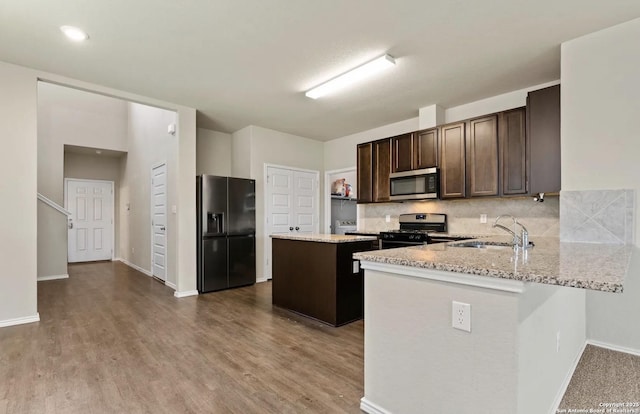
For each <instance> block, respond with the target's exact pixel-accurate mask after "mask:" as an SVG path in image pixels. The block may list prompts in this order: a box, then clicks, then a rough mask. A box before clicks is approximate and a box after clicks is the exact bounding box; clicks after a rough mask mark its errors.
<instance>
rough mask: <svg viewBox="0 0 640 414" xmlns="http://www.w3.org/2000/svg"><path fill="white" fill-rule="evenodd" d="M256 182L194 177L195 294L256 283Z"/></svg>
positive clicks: (229, 178)
mask: <svg viewBox="0 0 640 414" xmlns="http://www.w3.org/2000/svg"><path fill="white" fill-rule="evenodd" d="M255 190H256V183H255V181H254V180H247V179H244V178H234V177H220V176H215V175H199V176H198V177H196V197H197V199H196V206H197V210H198V218H197V225H198V292H200V293H206V292H213V291H216V290H222V289H228V288H233V287H238V286H246V285H251V284H254V283H255V282H256V192H255Z"/></svg>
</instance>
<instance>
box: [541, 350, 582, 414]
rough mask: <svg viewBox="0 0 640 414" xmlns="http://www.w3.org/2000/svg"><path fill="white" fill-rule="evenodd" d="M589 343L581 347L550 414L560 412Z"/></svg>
mask: <svg viewBox="0 0 640 414" xmlns="http://www.w3.org/2000/svg"><path fill="white" fill-rule="evenodd" d="M587 343H588V341H587V342H585V343H584V344H583V345H582V346H581V347H580V351H579V352H578V354H577V355H576V356H575V359H574V361H573V364H571V369H570V370H569V372H567V375H566V376H565V377H564V380H563V381H562V384H561V385H560V389H559V390H558V393H557V394H556V398H555V399H554V400H553V404H552V405H551V411H549V414H555V413H557V412H558V407H559V406H560V403H561V402H562V397H564V393H565V392H567V388H569V383H570V382H571V378H573V374H574V373H575V372H576V368H578V362H580V358H582V353H583V352H584V349H585V348H586V347H587Z"/></svg>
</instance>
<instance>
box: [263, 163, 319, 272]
mask: <svg viewBox="0 0 640 414" xmlns="http://www.w3.org/2000/svg"><path fill="white" fill-rule="evenodd" d="M269 168H279V169H282V170H290V171H298V172H305V173H313V174H315V175H316V198H317V200H318V202H317V203H316V211H315V213H314V214H315V216H316V217H317V221H316V223H315V224H314V226H313V231H314V232H315V233H319V232H320V204H321V201H320V171H319V170H309V169H305V168H297V167H290V166H287V165H278V164H268V163H264V167H263V175H262V184H263V188H262V190H263V197H262V198H263V207H264V217H263V218H262V224H263V225H264V240H263V241H262V256H263V257H262V278H260V279H257V280H256V282H265V281H267V280H271V277H267V269H268V266H267V258H266V251H267V243H268V239H269V234H267V230H268V227H269V225H268V223H267V218H268V217H269V213H270V212H271V209H270V208H269V198H268V197H267V195H268V194H269V182H268V181H267V171H268V170H269Z"/></svg>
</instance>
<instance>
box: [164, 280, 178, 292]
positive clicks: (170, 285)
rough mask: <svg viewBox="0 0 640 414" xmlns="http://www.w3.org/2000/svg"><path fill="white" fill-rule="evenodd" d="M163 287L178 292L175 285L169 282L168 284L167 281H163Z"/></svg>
mask: <svg viewBox="0 0 640 414" xmlns="http://www.w3.org/2000/svg"><path fill="white" fill-rule="evenodd" d="M164 285H165V286H169V287H170V288H171V289H173V290H178V287H177V286H176V284H175V283H171V282H169V281H168V280H165V281H164Z"/></svg>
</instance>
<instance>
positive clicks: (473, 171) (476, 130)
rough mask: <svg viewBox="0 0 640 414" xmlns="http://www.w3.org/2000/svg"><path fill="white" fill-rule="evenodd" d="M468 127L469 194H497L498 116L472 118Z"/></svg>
mask: <svg viewBox="0 0 640 414" xmlns="http://www.w3.org/2000/svg"><path fill="white" fill-rule="evenodd" d="M468 127H469V131H468V136H467V156H466V162H467V180H468V183H469V196H470V197H479V196H495V195H498V116H497V115H491V116H487V117H483V118H477V119H472V120H471V121H469V123H468Z"/></svg>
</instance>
